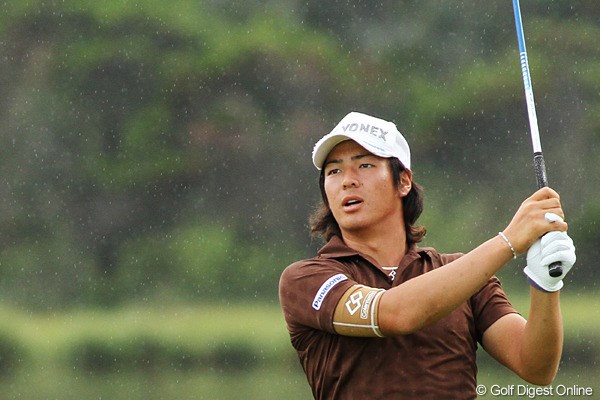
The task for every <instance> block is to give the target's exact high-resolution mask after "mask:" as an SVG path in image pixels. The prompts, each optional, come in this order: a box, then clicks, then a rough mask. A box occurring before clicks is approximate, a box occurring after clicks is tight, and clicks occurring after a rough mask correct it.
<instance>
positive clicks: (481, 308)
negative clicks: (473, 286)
mask: <svg viewBox="0 0 600 400" xmlns="http://www.w3.org/2000/svg"><path fill="white" fill-rule="evenodd" d="M471 307H472V310H473V317H474V318H475V329H476V335H477V341H478V342H479V343H481V340H482V338H483V334H484V332H485V331H486V330H487V329H488V328H489V327H490V326H492V324H493V323H494V322H496V321H497V320H499V319H500V318H501V317H503V316H505V315H507V314H512V313H518V312H517V310H515V308H514V307H513V306H512V304H511V303H510V301H509V300H508V297H507V296H506V293H505V292H504V289H502V285H501V283H500V281H499V280H498V278H496V277H495V276H493V277H491V278H490V279H489V281H488V282H487V283H486V285H485V286H484V287H483V288H481V290H479V292H477V293H476V294H475V295H473V297H471Z"/></svg>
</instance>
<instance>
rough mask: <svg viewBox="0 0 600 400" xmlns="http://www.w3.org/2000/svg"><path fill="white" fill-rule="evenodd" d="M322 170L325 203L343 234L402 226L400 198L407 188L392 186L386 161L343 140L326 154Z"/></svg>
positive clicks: (406, 191) (356, 144)
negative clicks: (327, 204) (400, 224)
mask: <svg viewBox="0 0 600 400" xmlns="http://www.w3.org/2000/svg"><path fill="white" fill-rule="evenodd" d="M323 169H324V174H325V194H326V195H327V201H328V203H329V207H330V208H331V211H332V213H333V216H334V217H335V219H336V221H337V223H338V225H339V226H340V229H341V230H342V234H347V233H360V232H361V231H362V230H365V229H366V230H369V229H373V228H377V227H379V226H381V227H384V226H387V225H388V224H390V223H391V224H394V225H396V224H399V223H402V221H403V220H402V218H403V214H402V202H401V200H400V199H401V197H403V196H404V195H406V194H407V193H408V190H410V187H408V190H405V188H404V187H403V186H401V187H400V188H395V187H394V183H393V177H392V171H391V169H390V165H389V160H388V159H387V158H382V157H378V156H375V155H373V154H372V153H370V152H369V151H367V150H365V149H364V148H363V147H362V146H360V145H359V144H358V143H356V142H355V141H353V140H346V141H344V142H341V143H340V144H338V145H337V146H336V147H334V148H333V150H332V151H331V152H330V153H329V155H328V156H327V159H326V160H325V164H324V166H323Z"/></svg>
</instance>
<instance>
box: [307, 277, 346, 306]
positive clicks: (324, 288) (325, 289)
mask: <svg viewBox="0 0 600 400" xmlns="http://www.w3.org/2000/svg"><path fill="white" fill-rule="evenodd" d="M346 279H348V277H347V276H346V275H344V274H337V275H334V276H332V277H331V278H329V279H328V280H326V281H325V282H324V283H323V284H322V285H321V287H320V288H319V290H318V291H317V294H316V296H315V298H314V300H313V302H312V308H314V309H315V310H317V311H318V310H320V309H321V305H322V304H323V300H325V296H327V293H329V291H330V290H331V289H333V287H334V286H335V285H337V284H338V283H340V282H343V281H345V280H346Z"/></svg>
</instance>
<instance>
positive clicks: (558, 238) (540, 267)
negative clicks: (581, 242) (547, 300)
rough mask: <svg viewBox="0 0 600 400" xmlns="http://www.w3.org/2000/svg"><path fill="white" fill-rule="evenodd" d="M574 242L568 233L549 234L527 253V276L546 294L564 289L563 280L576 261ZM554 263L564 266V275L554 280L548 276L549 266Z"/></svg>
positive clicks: (554, 232) (553, 232) (536, 242)
mask: <svg viewBox="0 0 600 400" xmlns="http://www.w3.org/2000/svg"><path fill="white" fill-rule="evenodd" d="M576 258H577V257H576V256H575V246H574V245H573V240H572V239H571V238H570V237H569V235H567V233H566V232H559V231H552V232H548V233H547V234H545V235H544V236H542V238H540V239H538V240H536V241H535V242H534V243H533V245H532V246H531V247H530V248H529V250H528V251H527V266H526V267H525V269H524V270H523V271H524V272H525V274H526V275H527V276H528V277H529V279H530V280H531V281H533V283H534V285H533V286H534V287H535V286H536V285H537V286H538V287H539V288H541V289H542V290H544V291H546V292H556V291H557V290H560V289H561V288H562V287H563V285H564V284H563V281H562V279H563V278H564V277H565V275H567V272H569V270H570V269H571V268H572V267H573V264H575V260H576ZM554 262H560V263H561V264H562V269H563V273H562V275H561V276H559V277H556V278H553V277H551V276H550V275H549V274H548V266H549V265H550V264H552V263H554Z"/></svg>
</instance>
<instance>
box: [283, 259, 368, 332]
mask: <svg viewBox="0 0 600 400" xmlns="http://www.w3.org/2000/svg"><path fill="white" fill-rule="evenodd" d="M355 284H356V282H355V281H354V280H352V279H351V278H350V276H349V275H348V273H347V271H346V270H345V268H344V266H343V264H341V263H339V262H337V261H335V260H329V259H325V260H323V259H313V260H307V261H301V262H298V263H294V264H292V265H290V266H289V267H287V268H286V269H285V270H284V271H283V273H282V275H281V279H280V281H279V301H280V303H281V307H282V309H283V314H284V317H285V320H286V323H287V325H288V330H289V331H290V333H292V332H293V331H294V330H298V329H301V328H302V327H309V328H314V329H320V330H323V331H326V332H329V333H335V331H334V328H333V315H334V312H335V308H336V305H337V303H338V302H339V300H340V298H341V297H342V295H343V294H344V292H346V290H348V288H350V287H351V286H353V285H355Z"/></svg>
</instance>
